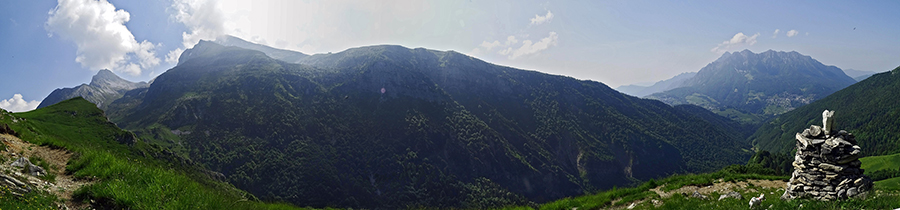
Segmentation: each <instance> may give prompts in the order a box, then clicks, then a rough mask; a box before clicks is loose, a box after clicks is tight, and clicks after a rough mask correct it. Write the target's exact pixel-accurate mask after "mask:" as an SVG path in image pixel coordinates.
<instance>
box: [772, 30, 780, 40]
mask: <svg viewBox="0 0 900 210" xmlns="http://www.w3.org/2000/svg"><path fill="white" fill-rule="evenodd" d="M780 31H781V30H778V29H775V32H774V33H772V38H773V39H774V38H778V32H780Z"/></svg>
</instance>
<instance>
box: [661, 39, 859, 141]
mask: <svg viewBox="0 0 900 210" xmlns="http://www.w3.org/2000/svg"><path fill="white" fill-rule="evenodd" d="M855 82H856V80H854V79H853V78H850V77H849V76H847V75H846V74H844V72H843V71H841V69H839V68H837V67H834V66H826V65H824V64H822V63H820V62H819V61H817V60H815V59H813V58H812V57H809V56H806V55H802V54H800V53H797V52H776V51H772V50H769V51H766V52H762V53H759V54H756V53H753V52H751V51H749V50H744V51H741V52H734V53H730V52H726V53H725V54H723V55H722V56H721V57H719V59H717V60H716V61H713V62H712V63H710V64H708V65H707V66H706V67H703V68H702V69H700V71H699V72H697V75H696V76H694V77H693V78H690V79H688V80H685V81H684V83H683V86H682V87H679V88H675V89H672V90H668V91H664V92H660V93H655V94H652V95H650V96H647V97H648V98H652V99H658V100H661V101H663V102H666V103H668V104H695V105H698V106H701V107H704V108H706V109H709V110H711V111H713V112H716V113H718V114H720V115H723V116H727V117H729V118H731V119H733V120H736V121H740V122H742V123H748V124H758V123H761V122H763V121H765V120H767V119H769V118H771V117H773V116H776V115H778V114H782V113H784V112H787V111H790V110H793V109H795V108H797V107H800V106H803V105H806V104H809V103H810V102H812V101H815V100H818V99H820V98H823V97H825V96H828V95H829V94H831V93H834V92H835V91H838V90H840V89H842V88H844V87H847V86H849V85H851V84H853V83H855Z"/></svg>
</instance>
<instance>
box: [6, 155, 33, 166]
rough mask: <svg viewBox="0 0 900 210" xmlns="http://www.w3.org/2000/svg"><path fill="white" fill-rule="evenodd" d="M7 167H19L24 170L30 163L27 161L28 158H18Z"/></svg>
mask: <svg viewBox="0 0 900 210" xmlns="http://www.w3.org/2000/svg"><path fill="white" fill-rule="evenodd" d="M9 165H11V166H15V167H19V168H24V167H25V166H28V165H31V161H28V158H25V157H20V158H19V159H16V161H13V162H12V163H10V164H9Z"/></svg>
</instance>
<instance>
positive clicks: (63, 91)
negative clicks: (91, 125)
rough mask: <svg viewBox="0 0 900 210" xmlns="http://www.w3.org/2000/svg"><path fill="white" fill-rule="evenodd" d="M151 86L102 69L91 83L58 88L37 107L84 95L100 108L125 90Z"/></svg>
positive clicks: (120, 95) (104, 106) (104, 107)
mask: <svg viewBox="0 0 900 210" xmlns="http://www.w3.org/2000/svg"><path fill="white" fill-rule="evenodd" d="M147 86H149V84H147V83H146V82H130V81H128V80H124V79H122V78H121V77H119V76H117V75H116V74H115V73H113V72H112V71H109V70H106V69H104V70H100V71H99V72H97V74H96V75H94V77H92V78H91V83H90V84H82V85H79V86H77V87H73V88H58V89H56V90H53V92H51V93H50V95H47V97H46V98H44V100H42V101H41V104H40V105H38V107H37V108H43V107H47V106H50V105H53V104H56V103H59V102H60V101H64V100H67V99H70V98H75V97H79V96H80V97H83V98H85V99H87V100H88V101H90V102H91V103H94V104H97V107H99V108H100V109H106V106H107V105H109V104H110V103H112V102H113V101H115V100H116V99H119V98H122V96H123V95H125V92H127V91H129V90H133V89H137V88H144V87H147Z"/></svg>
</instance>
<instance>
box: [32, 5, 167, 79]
mask: <svg viewBox="0 0 900 210" xmlns="http://www.w3.org/2000/svg"><path fill="white" fill-rule="evenodd" d="M48 14H49V16H50V17H49V18H48V19H47V22H46V23H45V28H46V29H47V30H48V31H49V32H50V34H48V35H50V36H52V35H53V34H57V35H59V36H61V37H62V38H64V39H68V40H71V41H73V42H75V45H76V46H77V47H78V51H77V52H76V54H77V56H76V58H75V61H76V62H78V63H81V65H82V66H83V67H87V68H90V69H92V70H98V69H110V70H113V71H118V72H125V73H129V74H131V75H139V74H140V73H141V68H144V69H147V68H151V67H154V66H156V65H159V58H157V57H156V51H155V50H154V48H155V47H156V46H155V45H154V44H153V43H150V42H148V41H146V40H144V41H143V42H140V43H138V42H137V41H136V40H135V39H134V35H133V34H132V33H131V31H129V30H128V28H127V27H125V23H127V22H128V21H129V20H130V19H131V15H130V14H129V13H128V12H127V11H125V10H121V9H119V10H116V7H115V6H114V5H112V4H110V3H109V2H107V1H106V0H99V1H97V0H59V1H58V4H57V6H56V8H53V10H50V12H49V13H48ZM131 60H137V63H138V64H135V63H134V62H132V61H131ZM132 64H134V65H138V66H139V67H138V68H134V67H129V66H130V65H132Z"/></svg>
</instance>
